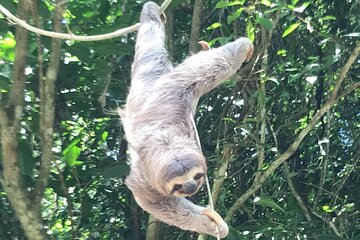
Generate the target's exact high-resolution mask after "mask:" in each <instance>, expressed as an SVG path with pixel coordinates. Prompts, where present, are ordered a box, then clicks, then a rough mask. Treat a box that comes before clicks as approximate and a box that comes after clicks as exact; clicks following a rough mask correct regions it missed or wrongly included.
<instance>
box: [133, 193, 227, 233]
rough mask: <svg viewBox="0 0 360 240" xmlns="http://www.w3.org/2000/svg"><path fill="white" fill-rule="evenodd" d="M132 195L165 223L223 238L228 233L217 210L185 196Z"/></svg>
mask: <svg viewBox="0 0 360 240" xmlns="http://www.w3.org/2000/svg"><path fill="white" fill-rule="evenodd" d="M134 196H135V199H136V201H137V202H138V204H139V205H140V206H141V207H142V208H143V209H144V210H145V211H147V212H149V213H150V214H152V215H153V216H154V217H156V218H158V219H159V220H161V221H163V222H165V223H167V224H170V225H175V226H177V227H179V228H181V229H184V230H189V231H193V232H198V233H205V234H208V235H211V236H214V237H216V236H217V235H218V233H219V235H220V237H221V238H224V237H226V236H227V235H228V233H229V228H228V226H227V224H226V223H225V221H224V220H223V219H222V218H221V216H220V215H219V214H218V213H217V212H215V211H212V210H210V209H208V208H204V207H201V206H198V205H195V204H193V203H192V202H190V201H189V200H187V199H186V198H183V197H164V196H162V197H160V196H159V195H157V196H156V195H152V197H150V198H147V199H145V198H140V197H139V196H137V195H136V194H134Z"/></svg>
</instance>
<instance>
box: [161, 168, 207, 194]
mask: <svg viewBox="0 0 360 240" xmlns="http://www.w3.org/2000/svg"><path fill="white" fill-rule="evenodd" d="M204 177H205V172H204V170H203V169H202V168H201V167H193V168H192V169H190V170H189V171H188V172H186V173H185V174H184V175H182V176H177V177H174V178H172V179H171V180H170V181H169V182H168V183H167V185H166V188H167V192H168V193H170V194H171V195H173V196H175V197H186V196H191V195H193V194H195V193H196V192H197V191H198V190H199V188H200V187H201V186H202V184H203V183H204Z"/></svg>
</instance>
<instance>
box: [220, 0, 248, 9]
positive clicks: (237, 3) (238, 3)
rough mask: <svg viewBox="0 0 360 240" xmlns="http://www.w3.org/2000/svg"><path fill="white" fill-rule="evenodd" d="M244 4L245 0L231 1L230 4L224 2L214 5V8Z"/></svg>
mask: <svg viewBox="0 0 360 240" xmlns="http://www.w3.org/2000/svg"><path fill="white" fill-rule="evenodd" d="M244 2H245V0H241V1H231V2H226V1H220V2H218V3H217V4H216V6H215V8H226V7H229V6H235V5H243V4H244Z"/></svg>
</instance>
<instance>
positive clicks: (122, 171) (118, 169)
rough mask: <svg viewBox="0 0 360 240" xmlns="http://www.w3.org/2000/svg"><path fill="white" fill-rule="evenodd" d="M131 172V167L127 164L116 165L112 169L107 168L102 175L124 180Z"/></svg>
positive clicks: (107, 177)
mask: <svg viewBox="0 0 360 240" xmlns="http://www.w3.org/2000/svg"><path fill="white" fill-rule="evenodd" d="M129 171H130V166H129V165H127V164H119V165H114V166H112V167H109V168H106V169H105V170H104V171H102V172H101V175H102V176H103V177H104V178H106V179H110V178H122V177H124V176H126V175H127V174H128V173H129Z"/></svg>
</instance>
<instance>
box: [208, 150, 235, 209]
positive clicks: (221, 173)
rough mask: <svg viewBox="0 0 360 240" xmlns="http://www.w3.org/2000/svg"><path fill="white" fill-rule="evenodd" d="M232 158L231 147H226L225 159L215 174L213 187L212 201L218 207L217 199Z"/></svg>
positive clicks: (223, 158)
mask: <svg viewBox="0 0 360 240" xmlns="http://www.w3.org/2000/svg"><path fill="white" fill-rule="evenodd" d="M230 156H231V148H230V147H229V146H225V147H224V150H223V157H222V161H221V164H220V167H219V169H218V171H217V172H216V173H215V180H214V184H213V187H212V193H211V195H212V199H213V202H214V205H216V202H217V199H218V197H219V193H220V190H221V188H222V186H223V184H224V181H225V178H226V170H227V168H228V165H229V159H230Z"/></svg>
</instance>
